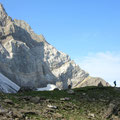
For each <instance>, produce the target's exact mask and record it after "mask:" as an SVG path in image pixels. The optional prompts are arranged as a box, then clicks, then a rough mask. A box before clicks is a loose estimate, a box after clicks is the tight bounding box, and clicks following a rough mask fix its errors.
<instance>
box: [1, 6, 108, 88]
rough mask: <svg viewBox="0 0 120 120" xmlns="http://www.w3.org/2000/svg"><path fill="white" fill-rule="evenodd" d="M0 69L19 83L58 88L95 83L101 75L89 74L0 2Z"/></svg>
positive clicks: (98, 81)
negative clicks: (13, 15)
mask: <svg viewBox="0 0 120 120" xmlns="http://www.w3.org/2000/svg"><path fill="white" fill-rule="evenodd" d="M0 73H1V74H3V75H4V76H6V77H7V78H8V79H10V80H12V81H13V82H14V83H16V84H17V85H19V86H21V87H25V86H27V87H35V88H38V87H46V86H47V84H54V85H56V86H57V87H58V88H60V89H66V88H67V87H68V85H71V87H72V88H76V87H81V86H91V85H92V86H97V85H98V84H99V83H100V82H102V84H103V86H108V85H109V84H107V83H106V82H105V81H104V80H103V79H101V78H99V79H98V78H93V77H90V76H89V74H88V73H86V72H85V71H84V70H82V69H81V68H80V67H79V66H78V65H77V64H76V63H75V62H74V61H71V59H70V57H69V56H68V55H67V54H65V53H63V52H60V51H58V50H57V49H56V48H55V47H53V46H52V45H50V44H49V43H48V42H47V41H46V40H45V38H44V36H43V35H37V34H35V33H34V31H33V30H32V28H31V27H30V26H29V24H27V23H26V22H25V21H23V20H16V19H15V20H12V19H11V17H9V16H8V15H7V13H6V12H5V10H4V8H3V6H2V4H1V5H0Z"/></svg>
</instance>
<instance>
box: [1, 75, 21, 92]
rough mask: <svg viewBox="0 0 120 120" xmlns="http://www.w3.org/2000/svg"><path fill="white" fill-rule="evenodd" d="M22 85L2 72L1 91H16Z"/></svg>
mask: <svg viewBox="0 0 120 120" xmlns="http://www.w3.org/2000/svg"><path fill="white" fill-rule="evenodd" d="M19 89H20V87H19V86H18V85H16V84H15V83H13V82H12V81H11V80H9V79H8V78H6V77H5V76H4V75H2V74H1V73H0V91H2V92H4V93H16V92H17V91H18V90H19Z"/></svg>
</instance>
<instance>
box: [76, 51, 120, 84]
mask: <svg viewBox="0 0 120 120" xmlns="http://www.w3.org/2000/svg"><path fill="white" fill-rule="evenodd" d="M76 62H77V63H78V64H79V65H80V67H81V68H82V69H84V70H86V71H87V72H88V73H89V74H90V75H91V76H95V77H101V78H103V79H104V80H106V81H107V82H109V83H110V84H111V85H113V81H114V80H116V81H117V85H118V86H120V53H112V52H105V53H96V54H89V55H88V56H86V57H84V58H82V59H77V60H76Z"/></svg>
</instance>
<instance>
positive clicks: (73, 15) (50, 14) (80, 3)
mask: <svg viewBox="0 0 120 120" xmlns="http://www.w3.org/2000/svg"><path fill="white" fill-rule="evenodd" d="M0 2H1V3H2V4H3V5H4V7H5V9H6V11H7V13H8V15H9V16H11V17H12V18H13V19H14V18H16V19H21V20H25V21H26V22H27V23H28V24H30V26H31V27H32V29H33V30H34V31H35V33H37V34H43V35H44V36H45V38H46V40H47V41H48V42H49V43H50V44H52V45H53V46H54V47H56V48H57V49H58V50H60V51H63V52H65V53H67V54H69V55H70V57H71V58H72V59H74V60H75V61H76V62H77V63H78V64H80V66H81V67H82V68H84V69H85V70H86V71H88V72H89V73H90V74H91V75H93V76H100V77H103V78H104V79H105V80H107V81H108V82H110V83H112V81H114V80H117V81H118V82H119V84H120V77H119V76H118V75H117V76H116V74H120V72H119V73H118V71H119V68H120V0H34V1H33V0H19V1H18V0H11V1H10V0H0ZM105 56H106V57H105ZM111 57H112V59H111ZM113 59H115V60H113ZM116 59H117V61H116ZM91 60H92V61H91ZM94 60H95V61H94ZM96 60H97V62H96ZM100 60H101V61H100ZM103 60H104V61H103ZM86 62H87V63H86ZM102 63H104V64H102ZM116 64H117V65H116ZM86 65H88V66H86ZM91 65H92V66H93V67H91V68H90V66H91ZM102 65H103V67H102V68H101V66H102ZM85 66H86V67H85ZM96 66H97V67H96ZM108 66H109V67H108ZM110 66H111V67H110ZM113 68H114V69H113ZM104 70H106V71H104ZM96 71H97V72H96ZM102 71H104V72H102ZM107 71H109V72H107ZM105 73H106V74H105ZM112 73H113V75H112V76H111V74H112ZM111 78H112V79H111ZM110 79H111V80H110Z"/></svg>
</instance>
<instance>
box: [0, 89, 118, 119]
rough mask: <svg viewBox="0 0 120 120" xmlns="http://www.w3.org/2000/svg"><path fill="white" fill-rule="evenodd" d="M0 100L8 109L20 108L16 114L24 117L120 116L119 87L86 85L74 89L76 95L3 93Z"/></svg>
mask: <svg viewBox="0 0 120 120" xmlns="http://www.w3.org/2000/svg"><path fill="white" fill-rule="evenodd" d="M63 98H65V99H63ZM0 101H1V105H2V106H3V107H4V108H5V109H11V110H12V111H13V113H14V112H15V113H16V111H17V112H18V113H16V114H17V115H16V117H15V116H12V117H14V118H18V119H20V120H22V119H23V120H24V119H26V120H27V119H30V120H89V119H91V120H107V119H108V120H111V119H112V118H114V120H117V119H118V120H119V119H120V89H119V88H112V87H84V88H77V89H74V93H72V94H70V93H68V91H67V90H62V91H58V90H55V91H39V92H38V91H32V92H24V93H17V94H3V93H1V94H0ZM48 105H51V106H55V107H56V108H50V107H48ZM111 106H112V107H111ZM116 106H117V107H116ZM18 114H20V115H18Z"/></svg>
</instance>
